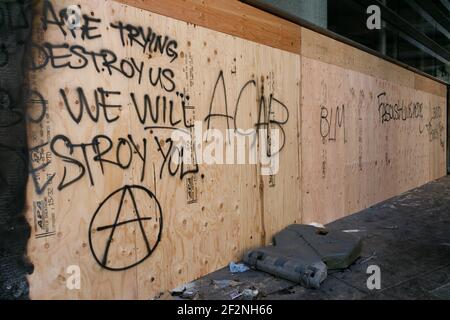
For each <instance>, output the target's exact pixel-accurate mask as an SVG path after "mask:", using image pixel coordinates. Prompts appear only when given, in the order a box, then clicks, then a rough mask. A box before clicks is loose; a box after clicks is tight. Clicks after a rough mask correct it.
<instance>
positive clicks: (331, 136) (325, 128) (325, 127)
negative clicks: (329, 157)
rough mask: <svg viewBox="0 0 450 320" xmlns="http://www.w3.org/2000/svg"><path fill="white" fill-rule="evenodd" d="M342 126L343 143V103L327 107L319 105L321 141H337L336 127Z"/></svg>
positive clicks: (345, 137)
mask: <svg viewBox="0 0 450 320" xmlns="http://www.w3.org/2000/svg"><path fill="white" fill-rule="evenodd" d="M341 128H342V131H343V133H342V135H343V140H344V143H346V142H347V134H346V131H345V105H342V106H337V107H336V108H331V109H328V108H327V107H326V106H323V105H322V106H320V136H321V137H322V141H323V142H325V141H326V140H328V141H337V137H338V129H341Z"/></svg>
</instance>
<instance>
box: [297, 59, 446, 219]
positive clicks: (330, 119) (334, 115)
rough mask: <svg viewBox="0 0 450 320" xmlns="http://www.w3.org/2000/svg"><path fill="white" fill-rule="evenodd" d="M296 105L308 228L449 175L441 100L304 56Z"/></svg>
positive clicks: (304, 211)
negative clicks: (297, 106) (300, 93)
mask: <svg viewBox="0 0 450 320" xmlns="http://www.w3.org/2000/svg"><path fill="white" fill-rule="evenodd" d="M397 106H398V107H397ZM301 107H302V130H303V134H302V148H301V151H302V165H301V168H302V172H303V179H302V192H303V202H302V210H303V222H305V223H309V222H312V221H316V222H321V223H328V222H331V221H333V220H336V219H338V218H340V217H343V216H346V215H348V214H351V213H355V212H357V211H359V210H362V209H364V208H367V207H369V206H371V205H373V204H375V203H378V202H380V201H383V200H386V199H388V198H390V197H393V196H395V195H398V194H400V193H402V192H405V191H407V190H410V189H412V188H415V187H417V186H420V185H422V184H425V183H427V182H429V181H432V180H434V179H437V178H440V177H442V176H444V175H445V174H446V157H445V152H446V118H445V114H446V113H445V107H446V99H445V98H443V97H440V96H436V95H432V94H430V93H428V92H424V91H419V90H415V89H413V88H409V87H405V86H401V85H398V84H396V83H394V82H388V81H386V80H382V79H379V78H375V77H373V76H369V75H366V74H363V73H360V72H356V71H353V70H348V69H345V68H342V67H340V66H336V65H332V64H328V63H324V62H322V61H318V60H312V59H309V58H305V57H303V58H302V102H301ZM393 108H396V109H395V110H394V109H393Z"/></svg>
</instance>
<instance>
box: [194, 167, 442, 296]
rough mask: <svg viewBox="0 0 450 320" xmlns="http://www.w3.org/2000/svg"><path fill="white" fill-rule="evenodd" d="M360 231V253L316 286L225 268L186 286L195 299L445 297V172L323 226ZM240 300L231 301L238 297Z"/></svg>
mask: <svg viewBox="0 0 450 320" xmlns="http://www.w3.org/2000/svg"><path fill="white" fill-rule="evenodd" d="M327 228H328V229H337V230H350V229H351V230H355V229H356V230H360V231H359V232H357V233H355V234H356V235H358V236H360V237H361V239H362V240H363V251H362V257H361V258H359V259H358V260H357V261H356V262H355V263H354V264H353V265H351V266H350V267H349V268H348V269H346V270H343V271H329V274H328V277H327V279H326V280H325V281H324V282H323V283H322V286H321V288H320V289H318V290H315V289H305V288H303V287H301V286H300V285H296V284H295V283H292V282H289V281H285V280H282V279H277V278H275V277H273V276H271V275H268V274H266V273H263V272H259V271H255V270H249V271H247V272H244V273H239V274H231V273H230V272H229V270H228V268H223V269H221V270H219V271H217V272H214V273H211V274H209V275H207V276H205V277H203V278H201V279H199V280H197V281H195V282H193V283H192V284H191V285H192V286H193V287H192V288H191V289H189V290H187V291H191V292H192V293H193V294H192V295H191V297H190V298H195V299H226V300H229V299H231V297H233V296H236V295H238V294H239V293H240V292H242V291H243V290H245V289H253V290H254V289H256V290H258V292H259V294H258V297H257V299H289V300H292V299H300V300H303V299H450V176H447V177H444V178H442V179H439V180H437V181H434V182H431V183H428V184H426V185H424V186H422V187H420V188H417V189H414V190H412V191H409V192H406V193H404V194H402V195H400V196H397V197H395V198H392V199H390V200H387V201H384V202H382V203H380V204H377V205H375V206H373V207H370V208H368V209H366V210H363V211H361V212H358V213H356V214H354V215H351V216H348V217H346V218H343V219H340V220H338V221H335V222H333V223H331V224H329V225H327ZM369 265H377V266H379V267H380V270H381V289H380V290H369V289H368V288H367V284H366V283H367V279H368V277H369V276H370V274H367V273H366V271H367V267H368V266H369ZM241 298H242V296H241V297H240V298H237V299H241Z"/></svg>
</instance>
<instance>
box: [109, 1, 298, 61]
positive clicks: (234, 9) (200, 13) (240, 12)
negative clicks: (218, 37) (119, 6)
mask: <svg viewBox="0 0 450 320" xmlns="http://www.w3.org/2000/svg"><path fill="white" fill-rule="evenodd" d="M117 1H119V2H122V3H125V4H128V5H130V6H134V7H137V8H140V9H144V10H148V11H151V12H155V13H158V14H161V15H164V16H167V17H172V18H175V19H178V20H181V21H186V22H189V23H192V24H196V25H199V26H202V27H206V28H208V29H211V30H216V31H220V32H223V33H227V34H230V35H233V36H237V37H240V38H243V39H247V40H251V41H254V42H257V43H261V44H265V45H267V46H271V47H274V48H278V49H282V50H286V51H289V52H293V53H297V54H298V53H299V52H300V34H301V31H300V26H298V25H296V24H294V23H291V22H289V21H286V20H283V19H281V18H278V17H275V16H273V15H271V14H269V13H267V12H264V11H261V10H259V9H256V8H254V7H252V6H249V5H246V4H244V3H242V2H239V1H237V0H226V1H225V0H164V1H159V0H117Z"/></svg>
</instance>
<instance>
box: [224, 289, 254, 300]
mask: <svg viewBox="0 0 450 320" xmlns="http://www.w3.org/2000/svg"><path fill="white" fill-rule="evenodd" d="M258 295H259V290H257V289H250V288H247V289H244V290H243V291H242V292H239V290H237V289H236V290H233V291H231V292H230V298H231V300H236V299H238V298H241V299H242V300H255V299H256V298H257V297H258Z"/></svg>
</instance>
